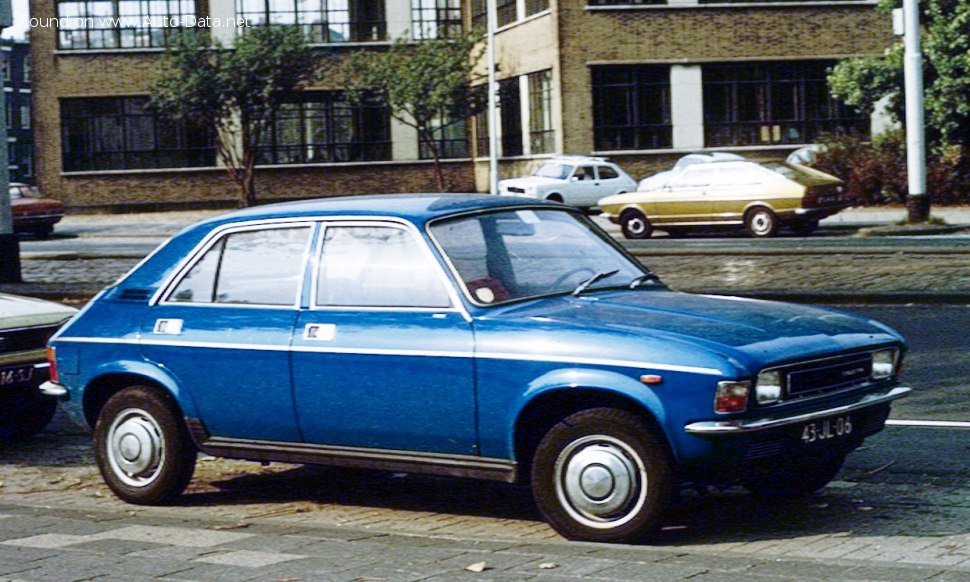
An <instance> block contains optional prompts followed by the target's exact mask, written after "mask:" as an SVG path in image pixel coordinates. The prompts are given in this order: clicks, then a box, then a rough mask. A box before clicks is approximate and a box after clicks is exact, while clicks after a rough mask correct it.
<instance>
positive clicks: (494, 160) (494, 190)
mask: <svg viewBox="0 0 970 582" xmlns="http://www.w3.org/2000/svg"><path fill="white" fill-rule="evenodd" d="M495 4H496V3H495V0H487V1H486V2H485V10H486V11H487V12H488V15H487V20H486V22H487V24H486V26H487V30H486V34H485V38H486V43H487V46H486V52H487V54H488V56H487V66H488V193H489V194H492V195H497V194H498V178H499V175H498V99H497V98H498V90H497V87H496V85H495V29H496V28H497V24H498V22H497V18H498V15H497V13H496V7H495Z"/></svg>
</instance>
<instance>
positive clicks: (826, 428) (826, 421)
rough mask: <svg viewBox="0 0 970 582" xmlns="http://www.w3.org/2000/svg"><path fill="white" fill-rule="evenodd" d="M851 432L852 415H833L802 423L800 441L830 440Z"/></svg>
mask: <svg viewBox="0 0 970 582" xmlns="http://www.w3.org/2000/svg"><path fill="white" fill-rule="evenodd" d="M850 434H852V417H851V416H849V415H845V416H833V417H832V418H823V419H822V420H816V421H813V422H807V423H805V424H803V425H802V434H801V441H802V442H803V443H805V444H812V443H818V442H825V441H830V440H832V439H839V438H842V437H846V436H848V435H850Z"/></svg>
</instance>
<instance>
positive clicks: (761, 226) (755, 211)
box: [744, 207, 778, 238]
mask: <svg viewBox="0 0 970 582" xmlns="http://www.w3.org/2000/svg"><path fill="white" fill-rule="evenodd" d="M744 225H745V227H746V228H747V229H748V232H749V233H751V236H755V237H758V238H761V237H768V236H774V235H775V233H776V232H778V217H777V216H776V215H775V213H774V212H772V211H771V210H769V209H768V208H764V207H757V208H752V209H751V210H749V211H748V213H747V214H745V215H744Z"/></svg>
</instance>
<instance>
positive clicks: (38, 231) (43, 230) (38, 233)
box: [33, 224, 54, 238]
mask: <svg viewBox="0 0 970 582" xmlns="http://www.w3.org/2000/svg"><path fill="white" fill-rule="evenodd" d="M53 232H54V227H53V226H51V225H50V224H42V225H40V226H35V227H34V230H33V233H34V238H47V237H49V236H50V235H51V233H53Z"/></svg>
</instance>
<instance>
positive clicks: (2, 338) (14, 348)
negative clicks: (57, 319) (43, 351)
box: [0, 325, 60, 354]
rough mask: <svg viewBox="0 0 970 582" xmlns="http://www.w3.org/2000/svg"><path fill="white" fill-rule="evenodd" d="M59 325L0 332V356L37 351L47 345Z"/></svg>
mask: <svg viewBox="0 0 970 582" xmlns="http://www.w3.org/2000/svg"><path fill="white" fill-rule="evenodd" d="M58 327H60V326H59V325H46V326H42V327H27V328H23V329H7V330H2V331H0V354H9V353H14V352H24V351H27V350H36V349H38V348H42V347H44V346H45V345H47V340H49V339H50V338H51V336H52V335H54V332H56V331H57V328H58Z"/></svg>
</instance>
